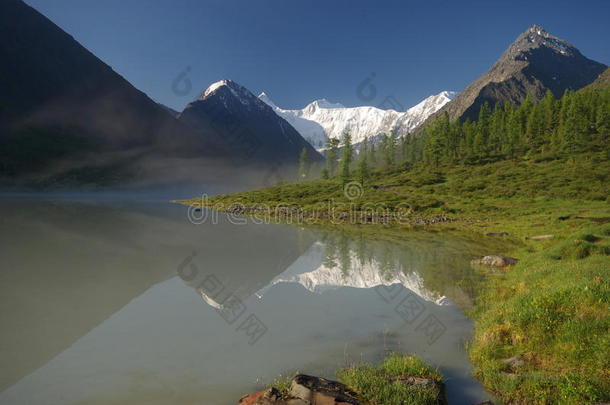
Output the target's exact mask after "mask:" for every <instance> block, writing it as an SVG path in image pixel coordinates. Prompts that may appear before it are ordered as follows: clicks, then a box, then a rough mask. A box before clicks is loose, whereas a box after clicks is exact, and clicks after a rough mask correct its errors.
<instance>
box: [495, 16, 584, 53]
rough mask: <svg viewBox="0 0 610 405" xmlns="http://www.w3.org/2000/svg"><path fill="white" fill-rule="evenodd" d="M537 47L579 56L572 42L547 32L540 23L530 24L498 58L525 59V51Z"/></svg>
mask: <svg viewBox="0 0 610 405" xmlns="http://www.w3.org/2000/svg"><path fill="white" fill-rule="evenodd" d="M538 48H548V49H550V50H552V51H553V52H555V53H558V54H561V55H564V56H577V55H578V56H579V55H580V52H579V51H578V49H576V48H575V47H574V46H573V45H572V44H570V43H569V42H567V41H564V40H563V39H561V38H559V37H556V36H555V35H553V34H550V33H549V32H547V31H546V30H545V29H544V28H542V27H541V26H540V25H535V24H534V25H532V26H531V27H529V28H528V29H527V30H525V31H524V32H523V33H521V35H519V36H518V37H517V39H516V40H515V42H513V43H512V44H511V45H510V47H509V48H508V49H507V50H506V52H505V53H504V54H503V55H502V57H501V58H500V60H501V61H502V60H505V59H511V60H524V61H526V60H527V53H528V52H530V51H532V50H534V49H538Z"/></svg>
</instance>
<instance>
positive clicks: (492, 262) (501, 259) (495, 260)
mask: <svg viewBox="0 0 610 405" xmlns="http://www.w3.org/2000/svg"><path fill="white" fill-rule="evenodd" d="M518 261H519V259H516V258H514V257H508V256H485V257H483V258H481V259H475V260H473V261H471V262H470V263H471V264H474V265H483V266H494V267H506V266H512V265H513V264H517V262H518Z"/></svg>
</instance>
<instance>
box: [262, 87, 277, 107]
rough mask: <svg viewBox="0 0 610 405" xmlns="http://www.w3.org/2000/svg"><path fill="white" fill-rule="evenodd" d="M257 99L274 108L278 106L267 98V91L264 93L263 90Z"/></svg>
mask: <svg viewBox="0 0 610 405" xmlns="http://www.w3.org/2000/svg"><path fill="white" fill-rule="evenodd" d="M258 99H259V100H261V101H262V102H264V103H265V104H267V105H268V106H269V107H271V108H273V109H276V108H278V107H277V106H276V105H275V103H274V102H273V101H272V100H271V99H270V98H269V96H268V95H267V93H265V92H264V91H263V92H262V93H261V94H259V95H258Z"/></svg>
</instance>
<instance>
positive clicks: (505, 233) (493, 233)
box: [485, 232, 508, 236]
mask: <svg viewBox="0 0 610 405" xmlns="http://www.w3.org/2000/svg"><path fill="white" fill-rule="evenodd" d="M485 236H508V232H487V233H486V234H485Z"/></svg>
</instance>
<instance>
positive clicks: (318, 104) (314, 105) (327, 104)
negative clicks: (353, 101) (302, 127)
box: [305, 98, 345, 109]
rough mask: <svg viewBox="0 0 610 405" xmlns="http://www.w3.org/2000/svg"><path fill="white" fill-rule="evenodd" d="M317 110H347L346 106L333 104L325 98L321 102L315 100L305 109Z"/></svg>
mask: <svg viewBox="0 0 610 405" xmlns="http://www.w3.org/2000/svg"><path fill="white" fill-rule="evenodd" d="M315 108H345V106H344V105H343V104H341V103H331V102H330V101H328V100H327V99H325V98H321V99H319V100H314V101H312V102H311V103H309V104H308V105H307V107H305V109H315Z"/></svg>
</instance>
